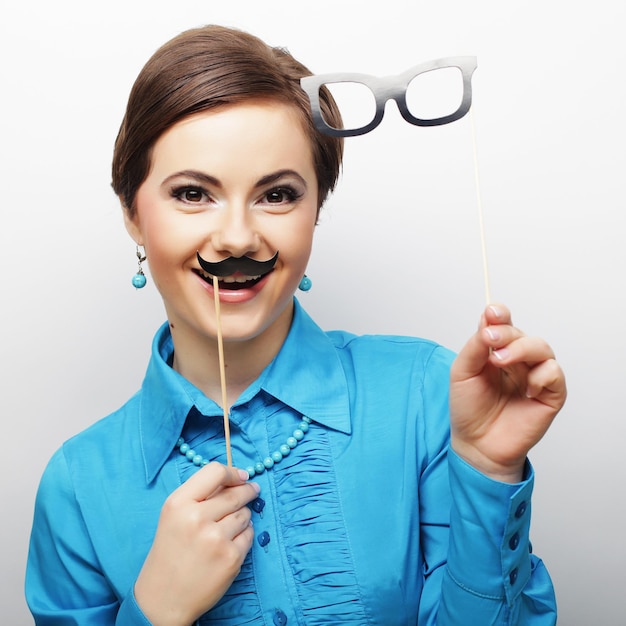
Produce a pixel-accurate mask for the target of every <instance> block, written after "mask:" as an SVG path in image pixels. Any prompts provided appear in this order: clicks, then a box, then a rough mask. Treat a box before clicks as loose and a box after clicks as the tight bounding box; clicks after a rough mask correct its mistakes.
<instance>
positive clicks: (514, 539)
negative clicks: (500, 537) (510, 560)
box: [509, 533, 519, 550]
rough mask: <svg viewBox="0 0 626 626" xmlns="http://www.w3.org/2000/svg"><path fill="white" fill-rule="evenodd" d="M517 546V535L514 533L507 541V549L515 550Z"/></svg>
mask: <svg viewBox="0 0 626 626" xmlns="http://www.w3.org/2000/svg"><path fill="white" fill-rule="evenodd" d="M517 546H519V533H515V534H514V535H513V536H512V537H511V538H510V539H509V548H511V550H516V549H517Z"/></svg>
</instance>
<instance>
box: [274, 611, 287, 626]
mask: <svg viewBox="0 0 626 626" xmlns="http://www.w3.org/2000/svg"><path fill="white" fill-rule="evenodd" d="M273 621H274V624H275V625H276V626H285V624H286V623H287V616H286V615H285V614H284V613H283V612H282V611H281V610H280V609H276V610H275V611H274V620H273Z"/></svg>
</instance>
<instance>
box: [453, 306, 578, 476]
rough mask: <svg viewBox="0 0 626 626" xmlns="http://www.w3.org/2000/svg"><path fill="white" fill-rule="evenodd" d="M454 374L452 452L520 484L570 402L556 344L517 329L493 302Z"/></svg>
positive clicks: (481, 468) (485, 470)
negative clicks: (532, 453) (530, 457)
mask: <svg viewBox="0 0 626 626" xmlns="http://www.w3.org/2000/svg"><path fill="white" fill-rule="evenodd" d="M450 376H451V378H450V422H451V445H452V448H453V450H454V451H455V452H456V453H457V454H458V455H459V456H460V457H461V458H463V459H464V460H465V461H467V462H468V463H469V464H470V465H472V466H474V467H475V468H476V469H477V470H479V471H480V472H482V473H484V474H486V475H487V476H490V477H492V478H494V479H496V480H501V481H504V482H511V483H513V482H518V481H520V480H521V479H522V472H523V469H524V463H525V461H526V456H527V454H528V451H529V450H530V449H531V448H532V447H533V446H534V445H535V444H536V443H537V442H538V441H539V440H540V439H541V438H542V437H543V435H544V434H545V432H546V431H547V430H548V428H549V426H550V424H551V423H552V420H553V419H554V417H555V416H556V414H557V413H558V412H559V410H560V409H561V407H562V406H563V403H564V402H565V397H566V387H565V377H564V376H563V371H562V370H561V368H560V366H559V365H558V363H557V362H556V360H555V359H554V353H553V352H552V349H551V348H550V346H549V345H548V344H547V343H546V342H545V341H543V340H542V339H539V338H536V337H528V336H526V335H525V334H524V333H523V332H521V331H520V330H519V329H517V328H515V327H514V326H513V325H512V323H511V314H510V312H509V310H508V309H507V308H506V307H504V306H502V305H500V304H497V305H491V306H489V307H487V308H486V309H485V312H484V313H483V315H482V317H481V321H480V326H479V329H478V331H477V332H476V334H475V335H473V336H472V337H471V338H470V340H469V341H468V342H467V344H465V346H464V348H463V349H462V350H461V352H460V353H459V355H458V356H457V358H456V359H455V361H454V363H453V365H452V371H451V375H450Z"/></svg>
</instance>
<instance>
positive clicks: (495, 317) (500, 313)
mask: <svg viewBox="0 0 626 626" xmlns="http://www.w3.org/2000/svg"><path fill="white" fill-rule="evenodd" d="M483 318H484V319H485V321H486V323H487V324H509V325H510V324H512V323H513V322H512V319H511V311H510V310H509V309H508V308H507V307H506V306H504V304H501V303H499V302H497V303H493V304H490V305H489V306H488V307H487V308H486V309H485V311H484V313H483Z"/></svg>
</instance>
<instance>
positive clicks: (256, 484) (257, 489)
mask: <svg viewBox="0 0 626 626" xmlns="http://www.w3.org/2000/svg"><path fill="white" fill-rule="evenodd" d="M250 484H251V485H252V488H253V489H254V490H255V491H256V492H257V493H261V485H259V483H250Z"/></svg>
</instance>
